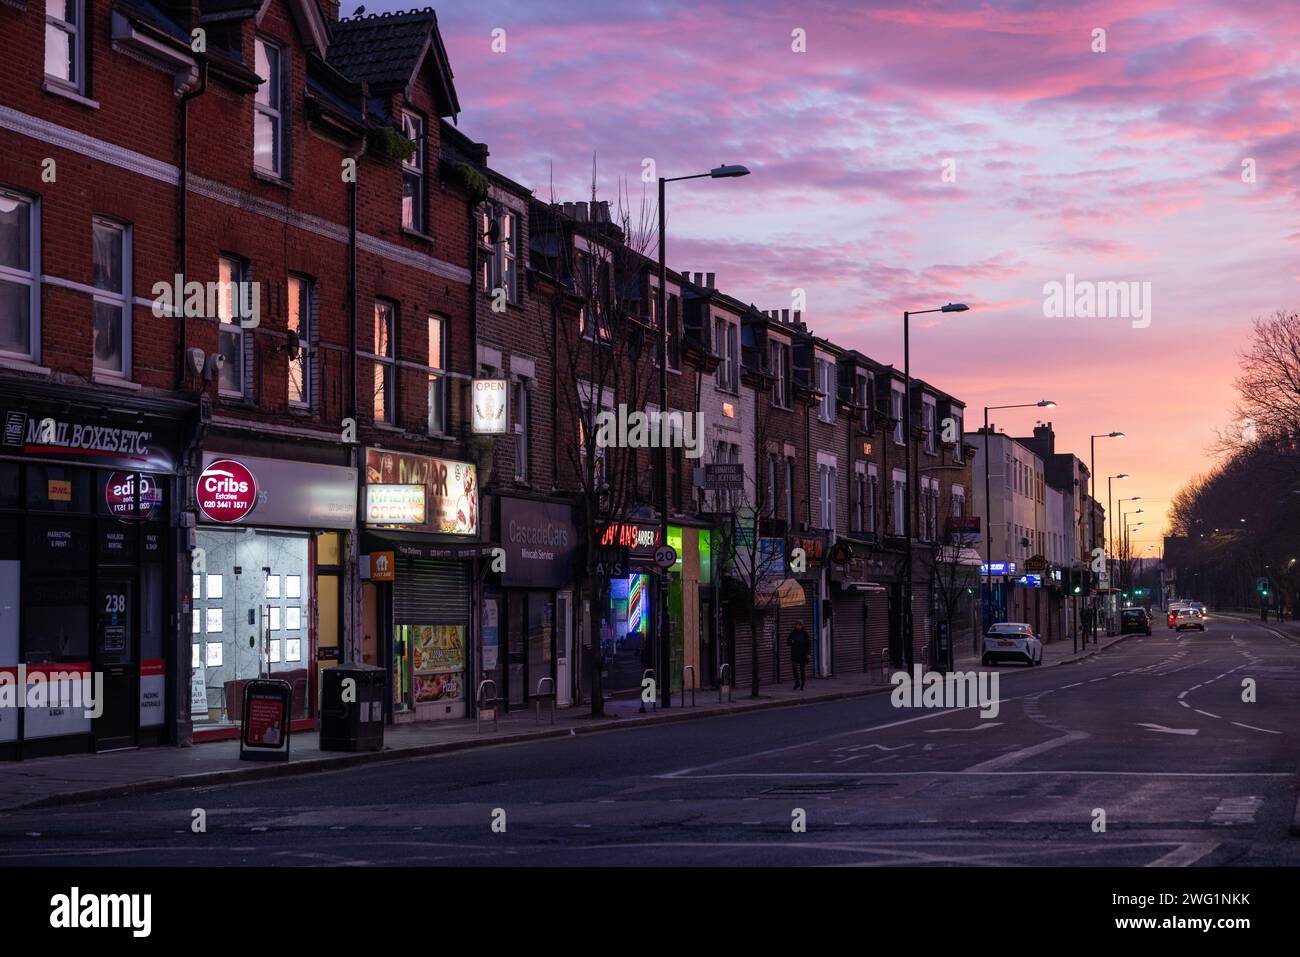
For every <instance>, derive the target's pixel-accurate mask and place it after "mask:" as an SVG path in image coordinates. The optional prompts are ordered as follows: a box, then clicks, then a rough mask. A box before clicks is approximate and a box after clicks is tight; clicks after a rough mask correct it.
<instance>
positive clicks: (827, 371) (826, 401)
mask: <svg viewBox="0 0 1300 957" xmlns="http://www.w3.org/2000/svg"><path fill="white" fill-rule="evenodd" d="M813 368H814V369H815V371H816V375H817V391H818V392H820V393H821V394H822V395H821V398H820V399H818V400H817V419H818V421H820V422H826V423H833V422H834V421H835V405H834V403H835V363H834V362H833V361H831V360H830V359H824V358H822V357H821V356H814V358H813Z"/></svg>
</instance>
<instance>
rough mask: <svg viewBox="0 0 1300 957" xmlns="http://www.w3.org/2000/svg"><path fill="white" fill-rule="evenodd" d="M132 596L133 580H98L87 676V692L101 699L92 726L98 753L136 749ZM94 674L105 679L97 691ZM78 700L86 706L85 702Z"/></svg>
mask: <svg viewBox="0 0 1300 957" xmlns="http://www.w3.org/2000/svg"><path fill="white" fill-rule="evenodd" d="M135 596H136V588H135V581H134V579H133V578H130V577H127V576H125V575H119V576H113V577H105V578H101V579H99V581H98V583H97V585H96V590H95V609H96V611H95V631H94V641H93V643H92V645H91V661H90V670H91V674H90V676H89V677H90V679H91V682H92V684H91V689H92V690H97V691H98V693H99V694H100V695H101V696H102V698H103V704H102V711H101V713H100V715H99V717H97V718H94V719H93V720H92V722H91V733H92V734H93V735H94V739H95V750H96V751H116V750H121V749H123V748H132V747H135V743H136V740H135V730H136V729H135V726H136V719H137V717H138V714H139V701H140V691H139V683H138V679H139V671H138V666H137V663H136V654H135V617H136V612H135ZM96 674H99V675H102V676H103V686H102V688H101V689H94V676H95V675H96ZM82 700H83V702H86V701H87V699H85V698H83V699H82ZM77 704H80V703H77ZM96 706H97V707H98V706H99V702H96Z"/></svg>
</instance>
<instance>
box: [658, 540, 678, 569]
mask: <svg viewBox="0 0 1300 957" xmlns="http://www.w3.org/2000/svg"><path fill="white" fill-rule="evenodd" d="M655 564H656V565H658V566H659V567H660V568H672V567H673V566H674V565H676V564H677V549H675V548H673V547H672V546H671V545H660V546H659V547H658V548H656V549H655Z"/></svg>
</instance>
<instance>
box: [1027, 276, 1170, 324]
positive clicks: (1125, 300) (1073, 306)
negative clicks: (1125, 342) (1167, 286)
mask: <svg viewBox="0 0 1300 957" xmlns="http://www.w3.org/2000/svg"><path fill="white" fill-rule="evenodd" d="M1043 315H1044V316H1046V317H1047V318H1048V319H1062V318H1065V319H1132V320H1133V328H1134V329H1145V328H1146V327H1147V326H1149V325H1151V283H1150V282H1136V281H1134V282H1093V281H1091V280H1086V279H1084V280H1076V279H1075V278H1074V273H1072V272H1071V273H1066V274H1065V282H1064V283H1060V282H1055V281H1053V282H1049V283H1044V284H1043Z"/></svg>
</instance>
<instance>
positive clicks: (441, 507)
mask: <svg viewBox="0 0 1300 957" xmlns="http://www.w3.org/2000/svg"><path fill="white" fill-rule="evenodd" d="M408 485H417V486H420V488H421V489H423V492H424V516H423V518H422V520H421V521H418V522H417V521H395V520H393V518H392V517H387V518H385V517H382V516H381V517H378V518H372V517H370V510H369V508H367V510H366V513H367V514H366V524H367V525H369V526H370V527H372V528H401V529H405V530H407V531H422V532H433V533H438V534H443V535H477V534H478V508H479V502H478V476H477V470H476V469H475V467H474V465H473V464H472V463H469V462H457V461H455V460H453V459H438V458H433V457H431V456H427V455H412V454H410V453H406V452H391V451H388V450H387V449H366V487H367V489H369V488H371V487H374V486H380V487H384V486H408ZM412 501H413V499H412Z"/></svg>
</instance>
